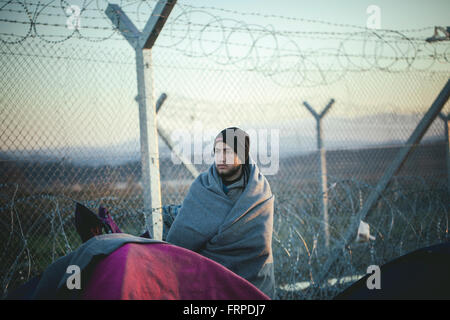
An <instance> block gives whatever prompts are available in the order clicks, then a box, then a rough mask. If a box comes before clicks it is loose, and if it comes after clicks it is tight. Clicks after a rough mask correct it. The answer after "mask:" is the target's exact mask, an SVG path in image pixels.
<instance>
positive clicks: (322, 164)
mask: <svg viewBox="0 0 450 320" xmlns="http://www.w3.org/2000/svg"><path fill="white" fill-rule="evenodd" d="M333 103H334V99H331V100H330V102H329V103H328V104H327V106H326V107H325V108H324V109H323V110H322V112H321V113H320V114H318V113H317V112H316V111H315V110H314V109H313V108H312V107H311V106H310V105H309V104H308V102H306V101H304V102H303V105H304V106H305V107H306V108H307V109H308V110H309V112H311V114H312V115H313V116H314V118H315V119H316V130H317V132H316V133H317V150H318V156H319V185H320V194H321V198H322V202H321V208H320V214H321V216H322V221H323V235H324V241H323V244H324V245H325V247H326V248H328V246H329V244H330V231H329V228H328V187H327V159H326V151H325V148H324V147H323V131H322V119H323V118H324V117H325V115H326V113H327V112H328V110H329V109H330V108H331V106H332V105H333Z"/></svg>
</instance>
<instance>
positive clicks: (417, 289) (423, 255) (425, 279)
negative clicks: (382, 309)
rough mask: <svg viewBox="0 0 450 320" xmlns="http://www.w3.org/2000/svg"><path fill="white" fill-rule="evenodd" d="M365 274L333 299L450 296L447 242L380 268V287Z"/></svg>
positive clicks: (449, 252)
mask: <svg viewBox="0 0 450 320" xmlns="http://www.w3.org/2000/svg"><path fill="white" fill-rule="evenodd" d="M370 276H371V275H370V274H369V275H366V276H365V277H363V278H362V279H360V280H359V281H357V282H356V283H354V284H353V285H352V286H350V287H349V288H347V289H346V290H344V291H343V292H341V293H340V294H339V295H337V296H336V297H335V298H334V299H336V300H369V299H373V300H376V299H384V300H394V299H404V300H410V299H450V242H446V243H442V244H439V245H435V246H431V247H427V248H422V249H419V250H416V251H414V252H411V253H409V254H406V255H404V256H402V257H400V258H397V259H395V260H393V261H391V262H388V263H386V264H385V265H383V266H381V267H380V276H381V277H380V279H381V288H380V289H371V290H370V289H368V288H367V279H368V277H370Z"/></svg>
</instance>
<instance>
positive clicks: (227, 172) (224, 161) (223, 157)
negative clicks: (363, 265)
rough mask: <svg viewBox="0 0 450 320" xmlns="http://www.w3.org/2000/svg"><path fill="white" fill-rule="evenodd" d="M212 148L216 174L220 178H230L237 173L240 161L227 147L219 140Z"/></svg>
mask: <svg viewBox="0 0 450 320" xmlns="http://www.w3.org/2000/svg"><path fill="white" fill-rule="evenodd" d="M216 141H217V142H216V146H215V147H214V158H215V164H216V169H217V172H218V173H219V175H220V176H222V177H230V176H232V175H234V174H235V173H236V172H238V171H239V169H240V165H241V161H240V160H239V157H238V156H237V154H236V153H234V151H233V149H231V148H230V146H229V145H227V144H226V143H223V141H222V140H221V139H220V138H219V139H217V140H216Z"/></svg>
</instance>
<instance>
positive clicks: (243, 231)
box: [166, 127, 275, 298]
mask: <svg viewBox="0 0 450 320" xmlns="http://www.w3.org/2000/svg"><path fill="white" fill-rule="evenodd" d="M249 151H250V137H249V135H248V134H247V133H245V132H244V131H243V130H241V129H239V128H236V127H231V128H227V129H224V130H223V131H221V132H220V133H219V134H218V135H217V137H216V138H215V141H214V156H215V162H214V163H213V164H212V165H211V166H210V167H209V169H208V170H207V171H206V172H203V173H201V174H200V175H199V176H198V177H197V178H196V179H195V180H194V182H193V183H192V185H191V187H190V189H189V192H188V194H187V196H186V198H185V199H184V201H183V203H182V205H181V207H179V208H177V209H179V210H177V214H176V217H175V219H174V221H173V223H172V225H171V227H170V229H169V230H168V233H167V238H166V241H167V242H169V243H172V244H175V245H178V246H181V247H184V248H187V249H190V250H192V251H195V252H197V253H199V254H201V255H203V256H205V257H207V258H210V259H212V260H214V261H216V262H218V263H220V264H222V265H223V266H225V267H227V268H228V269H230V270H231V271H233V272H234V273H236V274H238V275H240V276H241V277H243V278H244V279H247V280H248V281H249V282H251V283H252V284H254V285H255V286H256V287H258V288H259V289H260V290H261V291H262V292H264V293H265V294H267V295H268V296H269V297H271V298H273V297H274V295H275V279H274V266H273V256H272V232H273V213H274V196H273V194H272V192H271V189H270V185H269V183H268V181H267V179H266V178H265V177H264V176H263V175H262V173H261V172H260V171H259V169H258V166H257V165H256V163H255V162H254V161H253V159H252V158H251V157H250V155H249Z"/></svg>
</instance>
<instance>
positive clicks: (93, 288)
mask: <svg viewBox="0 0 450 320" xmlns="http://www.w3.org/2000/svg"><path fill="white" fill-rule="evenodd" d="M84 292H85V293H84V296H83V298H84V299H108V300H116V299H139V300H147V299H152V300H165V299H176V300H266V299H269V298H268V297H267V296H266V295H265V294H264V293H262V292H261V291H260V290H259V289H258V288H256V287H255V286H254V285H252V284H251V283H250V282H248V281H247V280H245V279H244V278H242V277H240V276H238V275H236V274H235V273H233V272H231V271H230V270H228V269H227V268H225V267H223V266H222V265H220V264H218V263H216V262H214V261H212V260H210V259H208V258H205V257H203V256H201V255H199V254H197V253H195V252H193V251H190V250H187V249H184V248H181V247H178V246H174V245H171V244H167V243H152V244H137V243H128V244H125V245H123V246H122V247H120V248H119V249H117V250H115V251H114V252H113V253H111V254H110V255H108V256H107V257H106V258H105V259H103V260H102V261H100V262H99V263H98V264H97V266H96V267H95V269H94V271H93V273H92V276H91V278H90V281H89V283H88V285H87V287H86V290H85V291H84Z"/></svg>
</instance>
